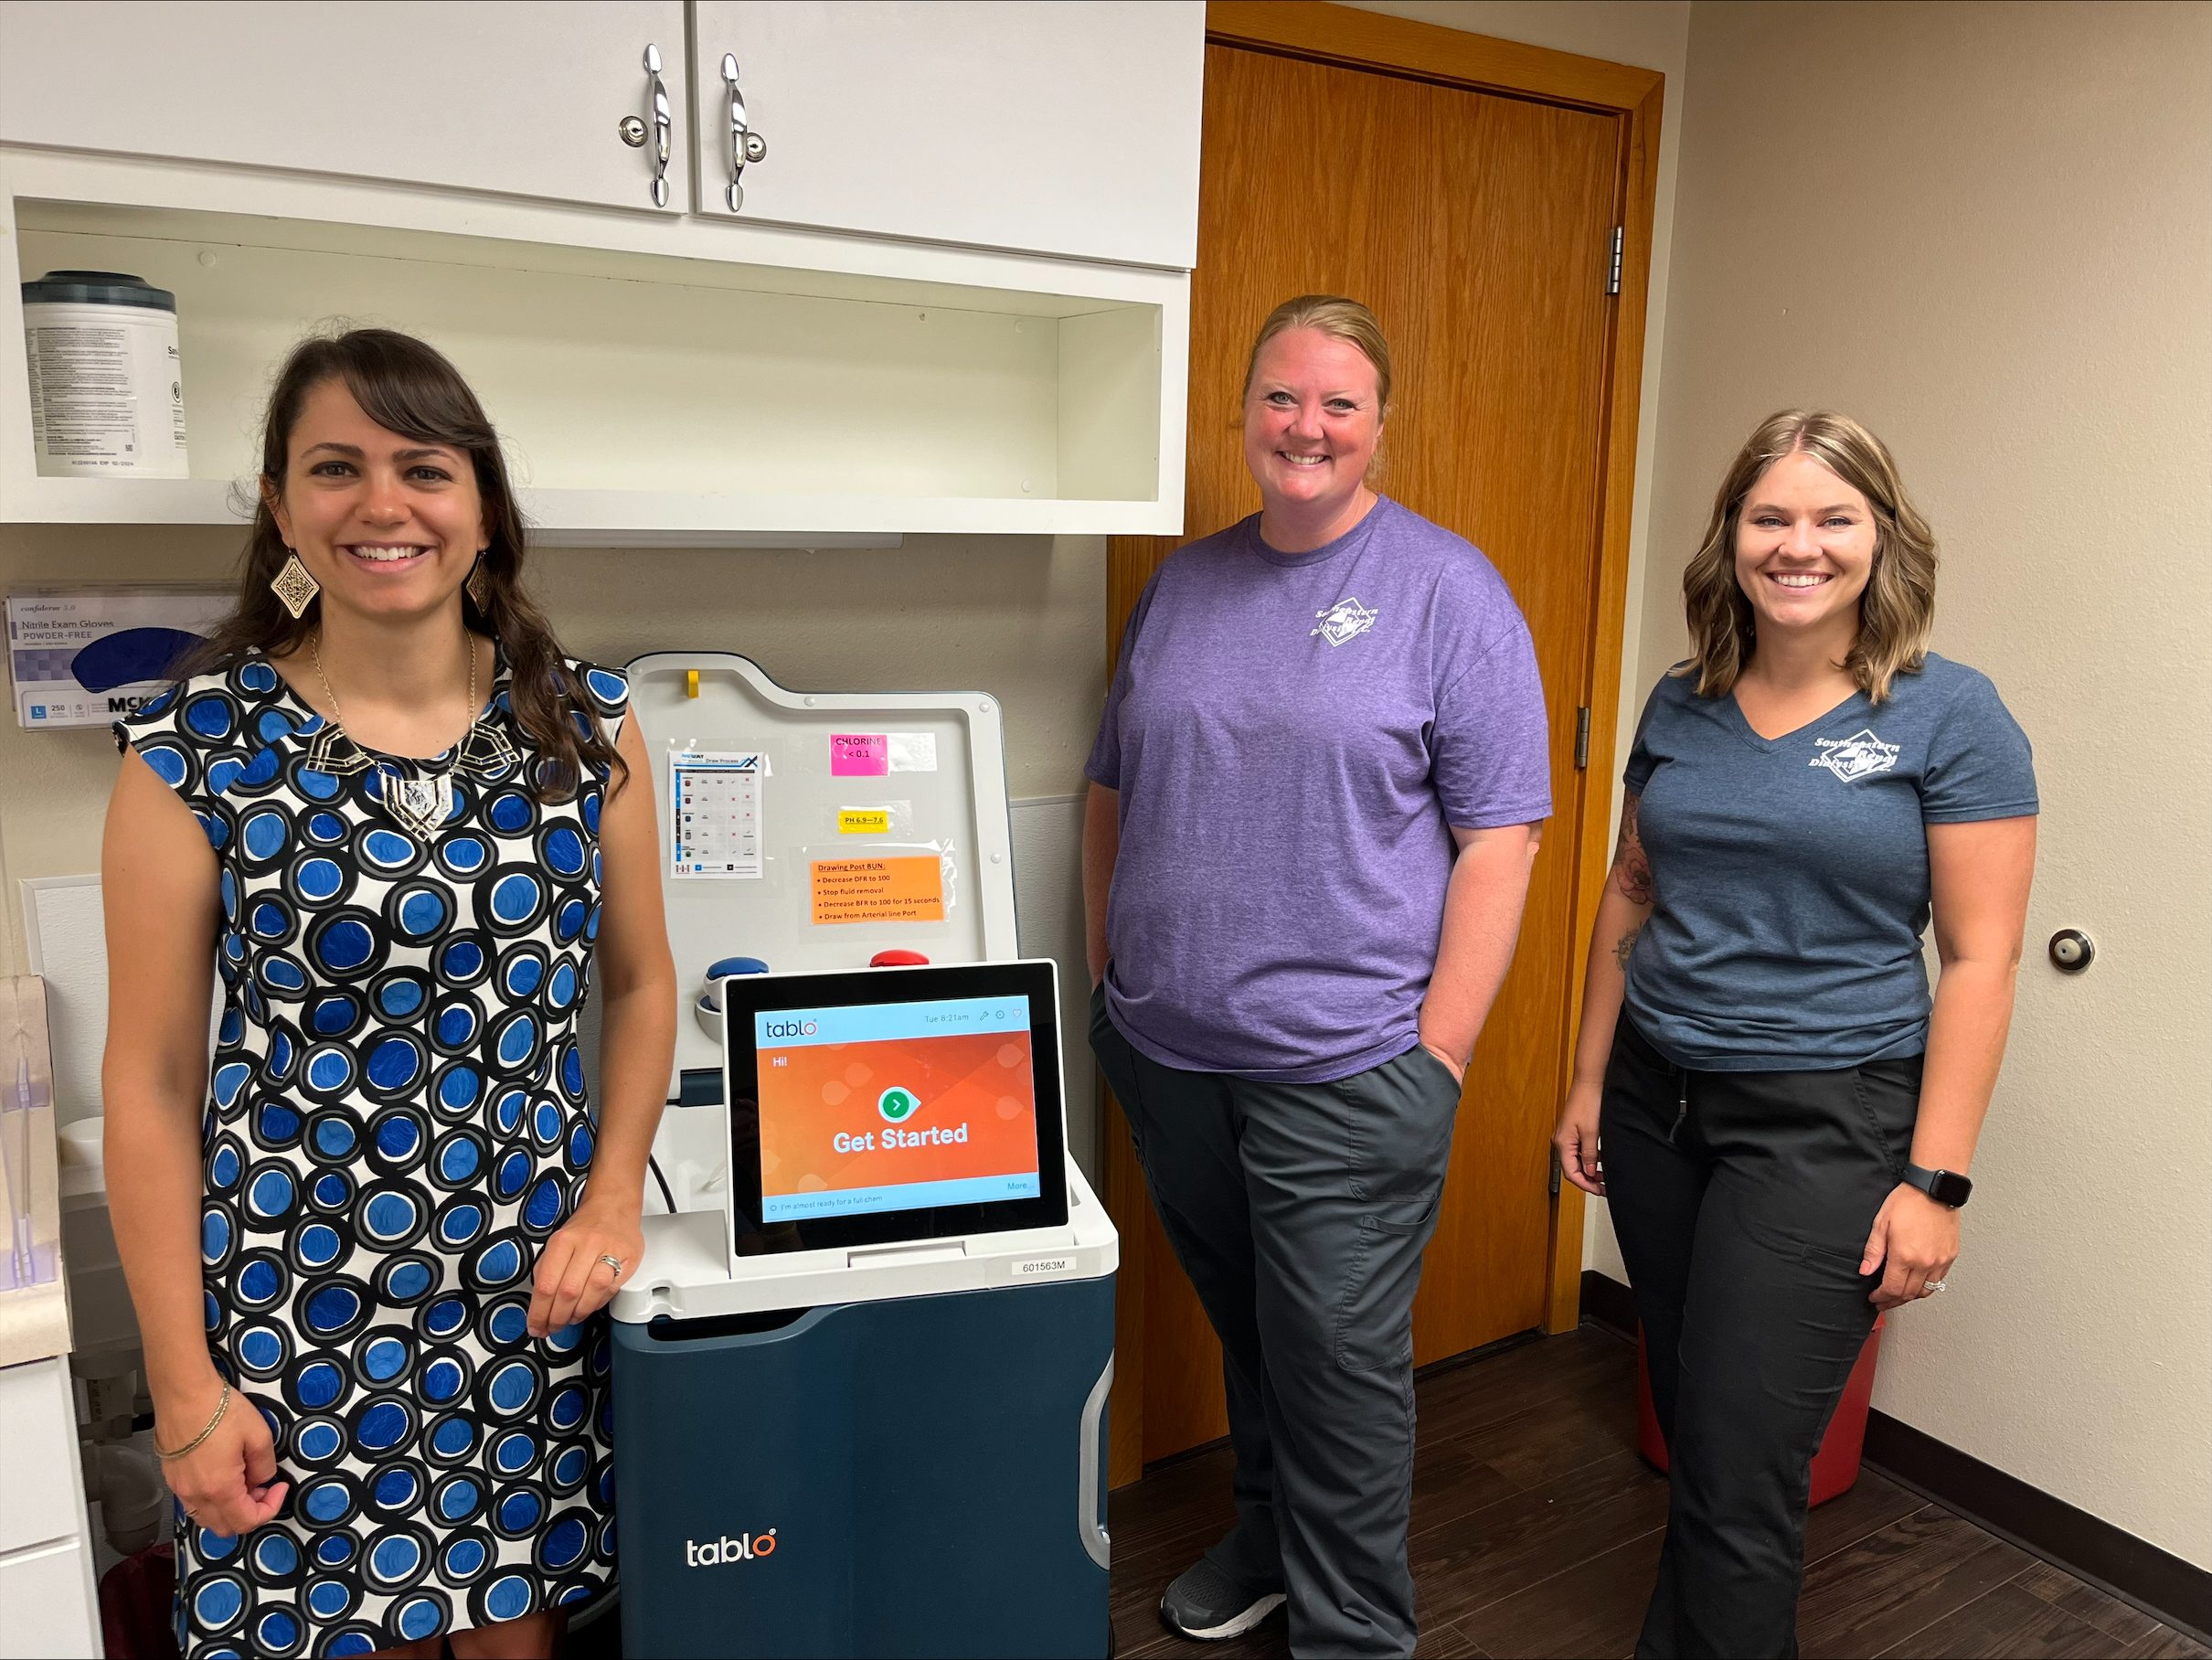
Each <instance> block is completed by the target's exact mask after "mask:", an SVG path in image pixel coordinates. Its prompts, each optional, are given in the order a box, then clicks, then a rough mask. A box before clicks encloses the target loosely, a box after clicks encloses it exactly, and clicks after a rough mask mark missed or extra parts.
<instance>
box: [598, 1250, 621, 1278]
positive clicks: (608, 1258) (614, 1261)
mask: <svg viewBox="0 0 2212 1660" xmlns="http://www.w3.org/2000/svg"><path fill="white" fill-rule="evenodd" d="M599 1260H600V1261H602V1262H604V1263H605V1264H606V1265H607V1266H608V1267H609V1268H611V1269H612V1270H614V1272H616V1273H618V1274H619V1273H621V1272H622V1258H620V1257H618V1256H616V1255H614V1254H613V1253H612V1252H611V1251H603V1252H601V1255H600V1259H599Z"/></svg>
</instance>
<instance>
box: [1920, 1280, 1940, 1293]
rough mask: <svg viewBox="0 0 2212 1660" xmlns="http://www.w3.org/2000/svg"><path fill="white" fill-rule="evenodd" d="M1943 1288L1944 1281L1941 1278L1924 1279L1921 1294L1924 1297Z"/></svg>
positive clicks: (1921, 1284) (1921, 1283)
mask: <svg viewBox="0 0 2212 1660" xmlns="http://www.w3.org/2000/svg"><path fill="white" fill-rule="evenodd" d="M1942 1289H1943V1282H1942V1281H1941V1280H1923V1281H1921V1282H1920V1295H1922V1296H1923V1297H1928V1296H1933V1295H1934V1294H1935V1293H1937V1292H1940V1291H1941V1290H1942Z"/></svg>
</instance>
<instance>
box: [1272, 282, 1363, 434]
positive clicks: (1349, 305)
mask: <svg viewBox="0 0 2212 1660" xmlns="http://www.w3.org/2000/svg"><path fill="white" fill-rule="evenodd" d="M1294 328H1313V329H1319V330H1320V331H1321V332H1322V333H1323V334H1324V335H1328V337H1329V338H1330V339H1332V340H1341V341H1343V342H1344V343H1345V345H1346V346H1356V347H1358V348H1359V351H1360V354H1361V355H1362V356H1365V357H1366V358H1367V361H1368V362H1369V363H1371V364H1373V365H1374V366H1375V392H1376V398H1375V414H1376V419H1377V420H1380V419H1381V418H1382V417H1383V416H1384V415H1385V414H1387V413H1388V411H1389V408H1390V343H1389V342H1388V340H1386V339H1384V338H1383V331H1382V325H1381V324H1380V323H1378V322H1377V321H1376V317H1375V314H1374V313H1373V312H1371V311H1369V310H1368V309H1367V307H1366V306H1364V305H1362V304H1361V303H1359V302H1358V301H1356V300H1347V299H1345V297H1344V296H1343V295H1341V294H1300V295H1299V296H1298V297H1297V298H1296V299H1295V300H1285V301H1284V302H1283V303H1281V305H1278V306H1277V307H1276V308H1275V309H1274V310H1273V311H1271V312H1270V313H1268V314H1267V321H1266V322H1265V323H1262V324H1261V325H1260V334H1259V335H1258V337H1257V338H1256V339H1254V340H1253V342H1252V355H1251V356H1250V357H1248V358H1246V359H1245V363H1244V390H1243V391H1242V392H1241V393H1240V394H1239V398H1238V401H1239V402H1242V401H1243V400H1244V399H1247V398H1250V396H1251V395H1252V375H1253V372H1254V371H1255V370H1257V369H1258V368H1259V367H1260V347H1262V346H1265V345H1266V344H1267V343H1268V342H1269V341H1271V340H1272V339H1273V338H1274V337H1275V336H1276V335H1287V334H1288V333H1290V331H1291V330H1292V329H1294Z"/></svg>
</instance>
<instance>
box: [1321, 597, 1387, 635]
mask: <svg viewBox="0 0 2212 1660" xmlns="http://www.w3.org/2000/svg"><path fill="white" fill-rule="evenodd" d="M1376 614H1377V613H1376V612H1371V611H1369V610H1368V609H1367V607H1366V606H1364V605H1362V604H1361V603H1360V602H1359V601H1358V599H1357V598H1356V597H1355V596H1353V595H1349V594H1347V595H1346V596H1345V598H1343V599H1341V600H1339V601H1336V603H1335V604H1334V605H1332V606H1330V607H1329V609H1328V610H1326V611H1317V612H1314V613H1313V615H1314V616H1315V617H1316V618H1318V619H1319V620H1320V623H1321V626H1320V627H1318V628H1316V629H1314V630H1313V633H1309V634H1307V635H1306V638H1307V639H1309V640H1311V639H1312V638H1313V634H1319V635H1320V636H1321V637H1322V638H1323V639H1324V640H1326V641H1327V642H1328V643H1329V644H1331V645H1342V644H1344V643H1345V641H1346V640H1352V639H1356V638H1357V637H1358V636H1359V635H1361V634H1364V633H1367V630H1369V629H1370V628H1373V627H1374V626H1375V618H1376Z"/></svg>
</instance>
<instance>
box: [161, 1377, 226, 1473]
mask: <svg viewBox="0 0 2212 1660" xmlns="http://www.w3.org/2000/svg"><path fill="white" fill-rule="evenodd" d="M229 1410H230V1386H229V1384H227V1383H226V1384H225V1385H223V1398H222V1399H220V1400H218V1401H217V1402H216V1403H215V1416H214V1417H213V1418H210V1419H209V1420H208V1421H207V1428H206V1429H204V1430H202V1431H200V1432H199V1433H198V1434H197V1435H195V1436H194V1437H193V1438H192V1439H191V1440H190V1441H188V1442H185V1444H184V1445H183V1446H181V1447H179V1448H177V1449H176V1451H175V1452H174V1453H165V1452H163V1451H162V1450H161V1443H160V1442H154V1457H156V1458H158V1459H160V1460H161V1461H162V1462H163V1463H167V1462H168V1461H169V1460H170V1459H173V1458H182V1457H184V1455H185V1454H186V1453H196V1452H197V1451H198V1450H199V1446H200V1443H201V1442H204V1441H206V1440H207V1437H208V1436H210V1435H212V1434H214V1433H215V1426H216V1425H217V1424H218V1423H220V1422H222V1421H223V1414H224V1413H225V1412H228V1411H229Z"/></svg>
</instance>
